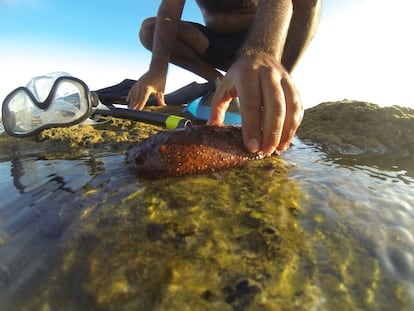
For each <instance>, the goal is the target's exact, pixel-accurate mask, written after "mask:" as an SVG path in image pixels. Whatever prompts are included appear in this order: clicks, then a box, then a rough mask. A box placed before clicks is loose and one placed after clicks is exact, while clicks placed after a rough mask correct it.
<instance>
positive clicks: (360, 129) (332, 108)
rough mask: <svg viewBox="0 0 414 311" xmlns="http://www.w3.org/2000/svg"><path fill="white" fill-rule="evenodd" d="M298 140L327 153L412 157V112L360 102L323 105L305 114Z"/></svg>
mask: <svg viewBox="0 0 414 311" xmlns="http://www.w3.org/2000/svg"><path fill="white" fill-rule="evenodd" d="M297 134H298V136H299V138H301V139H302V140H304V141H309V142H313V143H317V144H321V145H322V146H323V147H324V148H325V149H327V150H328V151H340V152H342V153H349V154H359V153H364V152H372V153H376V154H393V155H396V156H401V157H405V156H410V155H414V109H410V108H404V107H400V106H391V107H380V106H378V105H375V104H371V103H367V102H360V101H348V100H344V101H340V102H326V103H322V104H320V105H318V106H316V107H313V108H309V109H307V110H306V111H305V117H304V120H303V123H302V125H301V127H300V128H299V130H298V132H297Z"/></svg>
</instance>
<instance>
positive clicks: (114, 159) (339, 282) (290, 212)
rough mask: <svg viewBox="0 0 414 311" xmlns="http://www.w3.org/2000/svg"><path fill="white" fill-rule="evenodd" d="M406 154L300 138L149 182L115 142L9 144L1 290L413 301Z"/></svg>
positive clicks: (246, 301)
mask: <svg viewBox="0 0 414 311" xmlns="http://www.w3.org/2000/svg"><path fill="white" fill-rule="evenodd" d="M412 162H414V161H412ZM281 165H282V166H281ZM410 165H412V164H411V162H410V161H408V162H407V163H401V162H399V161H398V160H391V159H388V160H387V161H385V160H383V159H377V158H372V159H369V158H367V157H365V158H362V157H361V158H357V157H355V156H352V157H351V156H347V157H345V156H341V155H332V154H331V155H329V156H328V155H326V154H325V153H323V152H321V151H319V150H318V149H316V148H313V147H310V146H306V145H304V144H302V143H301V142H300V141H295V146H294V147H293V148H292V149H291V150H290V151H289V152H287V153H286V154H285V155H284V156H283V160H281V159H270V160H267V161H264V162H254V163H253V162H252V163H251V164H250V165H249V166H248V167H247V168H245V169H242V170H230V171H227V172H223V173H219V174H212V175H204V176H196V177H184V178H171V179H164V180H158V181H148V180H143V179H139V178H137V177H136V176H134V175H133V174H132V173H131V172H130V171H128V170H127V169H125V168H124V156H123V155H118V154H111V153H105V154H97V155H85V156H84V157H82V158H79V159H74V160H58V159H50V160H49V159H46V158H44V157H43V158H34V157H20V158H18V157H16V158H15V159H13V160H12V161H10V162H3V163H0V189H1V192H2V200H1V203H0V303H1V305H2V306H5V308H6V309H7V308H9V309H10V310H13V309H15V308H16V306H18V307H19V308H21V309H23V310H33V308H35V309H42V310H59V309H68V310H69V309H70V310H85V309H86V310H88V309H102V310H136V309H137V306H139V307H140V308H142V309H145V310H182V309H185V308H184V306H185V305H191V307H192V308H193V309H198V310H207V309H212V310H245V309H247V310H258V309H263V310H274V309H276V310H277V309H282V310H291V309H306V310H312V309H313V310H332V309H337V310H358V309H360V310H378V309H383V310H391V309H395V310H397V309H398V310H404V309H406V310H409V309H412V308H414V297H413V293H414V281H413V280H414V256H413V251H412V250H413V249H414V234H413V232H414V187H413V186H414V174H413V172H414V169H413V167H410ZM283 167H287V169H284V168H283Z"/></svg>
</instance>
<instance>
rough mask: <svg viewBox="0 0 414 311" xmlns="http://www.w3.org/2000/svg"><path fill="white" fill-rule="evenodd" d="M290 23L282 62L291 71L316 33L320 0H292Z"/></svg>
mask: <svg viewBox="0 0 414 311" xmlns="http://www.w3.org/2000/svg"><path fill="white" fill-rule="evenodd" d="M292 3H293V17H292V21H291V24H290V28H289V32H288V37H287V39H286V45H285V49H284V52H283V57H282V64H283V65H284V67H285V68H286V70H287V71H289V72H291V71H292V70H293V69H294V67H295V65H296V63H297V62H298V60H299V58H300V56H301V55H302V54H303V52H304V51H305V49H306V48H307V46H308V45H309V43H310V42H311V40H312V38H313V37H314V35H315V33H316V29H317V26H318V23H319V18H320V13H321V6H322V0H293V1H292Z"/></svg>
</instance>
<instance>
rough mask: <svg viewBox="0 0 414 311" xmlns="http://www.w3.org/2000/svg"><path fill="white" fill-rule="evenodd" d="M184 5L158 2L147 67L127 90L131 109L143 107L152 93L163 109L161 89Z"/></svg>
mask: <svg viewBox="0 0 414 311" xmlns="http://www.w3.org/2000/svg"><path fill="white" fill-rule="evenodd" d="M184 4H185V0H163V1H162V2H161V5H160V7H159V9H158V13H157V18H156V23H155V30H154V38H153V42H152V58H151V63H150V67H149V70H148V71H147V73H145V74H144V75H143V76H142V77H141V78H140V79H139V80H138V81H137V83H135V85H134V86H133V87H132V88H131V90H130V91H129V94H128V97H127V101H128V103H129V107H130V108H133V109H142V108H144V106H145V104H146V102H147V100H148V98H149V96H150V95H151V94H155V96H156V98H157V102H158V104H159V105H161V106H165V101H164V89H165V82H166V76H167V70H168V63H169V60H170V53H171V50H172V48H173V45H174V43H175V40H176V39H177V33H178V24H179V22H180V20H181V14H182V11H183V8H184Z"/></svg>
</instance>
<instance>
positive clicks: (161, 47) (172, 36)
mask: <svg viewBox="0 0 414 311" xmlns="http://www.w3.org/2000/svg"><path fill="white" fill-rule="evenodd" d="M184 4H185V0H163V1H162V3H161V5H160V7H159V9H158V13H157V22H156V24H155V33H154V42H153V48H152V59H151V64H150V70H152V71H158V72H159V73H162V74H164V75H166V74H167V69H168V62H169V60H170V52H171V49H172V47H173V45H174V42H175V40H176V38H177V32H178V23H179V21H180V20H181V14H182V11H183V8H184Z"/></svg>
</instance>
